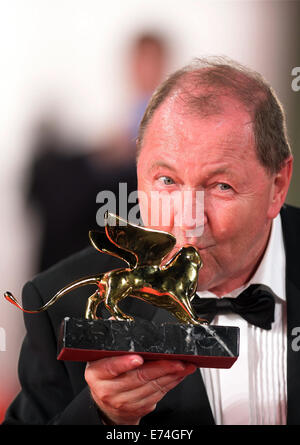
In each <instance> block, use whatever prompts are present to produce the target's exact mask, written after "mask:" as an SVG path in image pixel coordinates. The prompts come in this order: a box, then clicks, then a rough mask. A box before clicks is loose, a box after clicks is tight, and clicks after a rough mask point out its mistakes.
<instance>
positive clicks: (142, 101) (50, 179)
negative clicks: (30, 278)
mask: <svg viewBox="0 0 300 445" xmlns="http://www.w3.org/2000/svg"><path fill="white" fill-rule="evenodd" d="M167 61H168V49H167V44H166V42H165V40H164V39H163V38H162V37H161V36H160V35H159V34H157V33H150V32H149V33H147V32H145V33H142V34H140V35H138V36H136V37H135V38H134V39H133V42H132V44H131V47H130V51H129V54H128V64H129V74H130V76H131V80H132V83H133V86H134V90H135V93H134V94H135V97H134V98H132V103H133V106H132V109H131V110H129V111H128V115H129V119H128V122H127V124H126V125H127V127H126V128H125V129H124V124H122V123H120V125H119V129H117V131H116V132H115V134H114V136H113V137H110V138H108V139H107V140H105V141H100V142H99V145H98V146H97V147H80V146H79V147H78V146H76V145H78V144H76V142H75V143H74V142H68V141H66V140H64V139H63V138H62V137H60V135H59V131H58V123H56V122H55V119H52V118H45V119H43V120H42V121H41V122H40V123H39V125H38V128H37V131H36V146H35V148H34V153H35V157H34V159H33V162H32V165H31V168H30V172H29V177H30V178H31V179H30V184H29V192H28V200H29V203H30V204H31V205H34V206H35V208H36V210H37V213H38V215H39V220H40V223H41V240H40V249H39V254H38V265H37V270H38V271H42V270H45V269H47V268H48V267H50V266H51V265H53V264H55V263H56V262H57V261H59V260H60V259H62V258H65V257H66V256H68V255H71V254H72V253H74V252H76V251H78V250H79V249H81V248H83V247H85V246H86V245H88V231H89V230H90V229H93V228H97V225H99V224H101V221H100V222H99V220H98V221H97V222H96V213H97V209H98V207H99V204H97V203H96V196H97V194H98V193H99V192H101V191H103V190H108V191H111V192H112V193H114V196H116V197H117V201H118V197H119V183H126V184H127V192H128V195H129V194H130V192H132V191H135V190H136V189H137V182H136V166H135V154H136V153H135V140H136V137H137V130H138V125H139V122H140V120H141V118H142V116H143V114H144V111H145V108H146V106H147V102H148V100H149V98H150V96H151V94H152V92H153V91H154V89H155V88H156V86H157V85H158V84H159V82H160V81H161V79H162V76H163V74H164V73H165V70H166V66H167ZM132 205H134V204H130V203H129V204H128V208H129V209H130V208H131V206H132ZM117 208H118V206H117Z"/></svg>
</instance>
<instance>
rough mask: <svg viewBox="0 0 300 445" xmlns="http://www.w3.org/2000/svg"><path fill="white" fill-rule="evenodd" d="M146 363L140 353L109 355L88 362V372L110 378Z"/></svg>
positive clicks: (99, 377) (100, 377)
mask: <svg viewBox="0 0 300 445" xmlns="http://www.w3.org/2000/svg"><path fill="white" fill-rule="evenodd" d="M143 363H144V360H143V358H142V357H141V356H140V355H136V354H128V355H122V356H116V357H107V358H103V359H101V360H95V361H94V362H88V363H87V365H86V369H85V371H86V373H89V372H93V374H94V377H96V378H98V379H101V380H110V379H113V378H115V377H118V376H119V375H120V374H123V373H124V372H127V371H131V370H132V369H135V368H138V367H139V366H141V365H142V364H143Z"/></svg>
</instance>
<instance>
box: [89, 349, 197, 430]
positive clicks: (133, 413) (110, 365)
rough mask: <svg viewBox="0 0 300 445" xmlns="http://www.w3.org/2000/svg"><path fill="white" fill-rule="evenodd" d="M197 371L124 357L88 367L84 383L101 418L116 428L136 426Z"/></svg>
mask: <svg viewBox="0 0 300 445" xmlns="http://www.w3.org/2000/svg"><path fill="white" fill-rule="evenodd" d="M195 370H196V367H195V366H194V365H192V364H187V363H184V362H181V361H177V360H176V361H175V360H157V361H149V362H146V363H144V361H143V358H142V357H141V356H139V355H123V356H119V357H112V358H104V359H101V360H97V361H94V362H91V363H88V364H87V366H86V370H85V379H86V381H87V384H88V385H89V387H90V390H91V394H92V397H93V399H94V401H95V402H96V404H97V405H98V406H99V408H100V410H101V411H102V413H104V415H105V416H106V417H107V418H108V419H109V420H110V421H111V422H113V423H114V424H116V425H138V424H139V422H140V419H141V418H142V417H143V416H145V415H146V414H148V413H150V412H151V411H153V410H154V409H155V408H156V404H157V402H159V401H160V400H161V399H162V398H163V397H164V395H165V394H166V393H167V392H168V391H170V389H172V388H174V387H175V386H176V385H178V383H180V382H181V381H182V380H183V379H184V377H185V376H187V375H188V374H191V373H193V372H194V371H195Z"/></svg>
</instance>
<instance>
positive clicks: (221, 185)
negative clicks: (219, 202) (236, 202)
mask: <svg viewBox="0 0 300 445" xmlns="http://www.w3.org/2000/svg"><path fill="white" fill-rule="evenodd" d="M218 187H219V189H220V190H221V191H222V192H223V191H226V190H230V189H231V186H230V185H229V184H225V183H224V182H221V183H220V184H218Z"/></svg>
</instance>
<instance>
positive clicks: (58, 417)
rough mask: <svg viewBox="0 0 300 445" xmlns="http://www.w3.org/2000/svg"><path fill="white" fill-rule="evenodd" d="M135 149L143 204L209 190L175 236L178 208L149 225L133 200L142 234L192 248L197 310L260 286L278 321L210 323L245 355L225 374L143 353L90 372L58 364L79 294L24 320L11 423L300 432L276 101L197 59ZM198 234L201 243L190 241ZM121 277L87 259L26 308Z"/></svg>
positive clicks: (63, 268) (97, 259) (284, 170)
mask: <svg viewBox="0 0 300 445" xmlns="http://www.w3.org/2000/svg"><path fill="white" fill-rule="evenodd" d="M137 145H138V159H137V173H138V184H139V186H138V189H139V191H140V192H142V191H143V192H145V193H146V194H147V195H148V196H150V195H151V193H152V192H153V191H162V192H164V193H171V192H173V191H177V192H180V193H182V192H184V191H189V192H190V193H189V196H190V199H191V200H192V203H191V208H192V209H194V208H195V206H196V204H197V203H196V195H197V191H202V192H203V196H204V212H203V218H202V219H201V221H197V220H196V219H195V222H194V223H193V222H189V223H185V222H184V221H185V219H184V220H183V223H182V224H181V225H178V224H175V221H176V209H175V207H174V208H173V210H172V211H171V213H170V217H169V218H168V220H167V222H166V221H165V220H164V223H162V222H161V221H162V218H161V216H162V215H161V214H159V215H154V216H158V219H157V218H152V216H153V212H154V211H155V210H153V206H151V200H148V205H146V203H145V201H143V200H142V199H141V200H140V207H141V215H142V218H143V220H144V221H147V222H148V225H149V226H151V221H153V220H158V221H160V222H161V223H160V225H159V227H157V226H156V227H155V228H160V229H163V230H167V231H169V232H171V233H173V234H174V235H175V236H176V239H177V245H176V250H177V249H178V248H180V247H181V246H183V245H185V244H193V245H194V246H195V247H196V248H197V249H198V251H199V253H200V255H201V257H202V259H203V263H204V266H203V268H202V269H201V271H200V273H199V280H198V292H197V294H198V296H197V297H196V298H197V299H199V300H200V299H201V297H207V296H209V297H212V298H223V297H224V296H226V297H229V298H238V296H239V295H240V294H241V292H243V291H244V290H245V289H247V288H249V287H250V285H252V284H263V285H264V286H267V288H268V289H269V290H270V292H271V293H272V295H273V297H274V302H275V311H274V318H272V319H274V321H273V323H272V325H270V326H268V325H267V324H266V325H265V326H264V325H261V324H260V325H259V326H258V325H255V323H254V325H252V324H250V323H249V322H248V321H246V320H245V319H244V318H243V317H241V316H240V315H238V314H236V313H226V314H222V313H221V314H215V316H214V318H213V323H214V324H221V325H234V326H239V327H240V329H241V355H240V357H239V359H238V361H237V363H236V364H235V365H234V366H233V367H232V368H231V369H229V370H214V369H201V370H196V369H195V367H194V365H191V364H186V363H182V362H180V361H178V362H177V361H167V360H160V361H152V362H147V363H144V362H143V359H142V358H141V357H140V356H139V355H124V356H122V357H114V358H106V359H102V360H98V361H95V362H92V363H88V364H87V365H86V366H85V365H84V364H82V363H66V362H65V363H62V362H58V361H56V350H55V348H56V342H57V331H58V327H59V324H60V322H61V320H62V319H63V317H64V316H66V315H68V316H79V317H80V316H82V313H83V307H84V302H85V301H86V298H87V291H86V290H85V289H79V290H78V291H76V292H77V293H76V294H74V296H73V298H72V300H70V298H68V297H65V299H62V300H61V301H60V302H59V303H57V305H56V307H53V308H51V309H49V311H48V312H47V313H43V314H41V315H39V316H30V315H29V316H28V315H27V316H25V323H26V327H27V335H26V338H25V340H24V344H23V347H22V351H21V357H20V381H21V384H22V391H21V392H20V394H19V396H18V397H17V399H16V400H15V401H14V402H13V404H12V405H11V407H10V408H9V410H8V412H7V416H6V423H41V424H109V425H124V424H129V425H138V424H145V425H170V424H173V425H180V424H181V425H186V424H194V425H201V424H213V423H216V424H285V423H290V424H297V423H300V415H299V410H298V407H297V406H298V403H297V402H298V400H299V397H300V381H299V379H298V377H297V376H298V375H299V374H298V373H299V372H300V355H299V354H298V355H297V351H296V350H295V348H292V340H293V337H292V335H293V329H294V328H295V327H296V326H297V324H299V321H298V320H299V317H300V279H299V272H298V270H299V267H297V266H299V257H297V255H296V253H297V250H298V249H297V248H299V247H300V239H299V230H298V227H299V223H300V211H299V210H297V209H295V208H291V207H289V206H285V205H284V201H285V198H286V194H287V191H288V187H289V183H290V178H291V173H292V155H291V152H290V148H289V144H288V142H287V138H286V131H285V120H284V115H283V111H282V108H281V106H280V104H279V102H278V99H277V98H276V96H275V94H274V92H273V91H272V90H271V88H270V87H269V86H268V85H267V84H266V82H265V81H264V80H263V79H262V78H261V76H260V75H258V74H257V73H253V72H251V71H249V70H248V69H246V68H244V67H242V66H240V65H238V64H236V63H234V62H232V61H227V60H220V59H218V60H213V61H209V60H199V61H197V63H194V64H192V65H191V66H188V67H186V68H184V69H182V70H179V71H177V72H175V73H174V74H173V75H171V76H170V77H169V78H168V79H167V80H166V81H165V82H164V83H163V84H162V85H161V86H160V87H159V88H158V90H157V91H156V92H155V94H154V95H153V97H152V99H151V101H150V103H149V105H148V108H147V110H146V112H145V115H144V118H143V120H142V122H141V126H140V132H139V138H138V141H137ZM149 203H150V204H149ZM157 208H158V209H159V208H160V209H161V208H162V207H161V206H160V207H159V206H158V207H157ZM200 226H201V227H200ZM199 227H200V228H201V231H200V233H201V236H197V230H195V231H194V232H193V230H194V229H198V228H199ZM191 233H192V234H193V233H195V235H194V236H193V235H191ZM173 253H174V252H173ZM118 265H119V263H118V261H117V260H115V259H111V258H106V257H105V256H100V255H99V254H98V253H97V252H94V251H93V250H92V249H91V248H88V249H86V250H84V251H82V252H80V253H79V254H77V255H75V256H73V257H71V258H69V259H67V260H65V261H64V262H62V263H60V264H59V265H57V266H55V267H54V268H52V269H50V270H49V271H46V272H44V273H43V274H41V275H39V276H38V277H36V278H35V279H34V280H33V281H32V282H30V283H28V284H27V285H26V286H25V288H24V295H23V301H24V306H25V307H38V306H40V305H41V302H42V304H43V303H44V302H45V301H46V300H47V298H48V296H49V295H50V294H53V293H55V291H56V290H57V289H58V288H60V287H62V286H63V285H65V284H66V282H70V281H71V280H72V279H75V278H78V276H79V275H80V276H83V275H84V274H91V273H93V272H97V273H99V270H100V271H101V270H103V271H104V270H110V269H112V268H115V267H117V266H118ZM198 297H199V298H198ZM128 304H129V307H130V311H131V313H132V314H133V315H139V316H140V317H144V318H146V319H151V320H157V321H163V320H165V319H166V317H167V315H166V314H165V311H164V310H162V309H154V307H152V306H149V305H146V304H145V303H143V302H138V301H136V300H134V301H131V302H130V303H128ZM130 311H127V312H130ZM270 328H271V329H270Z"/></svg>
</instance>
